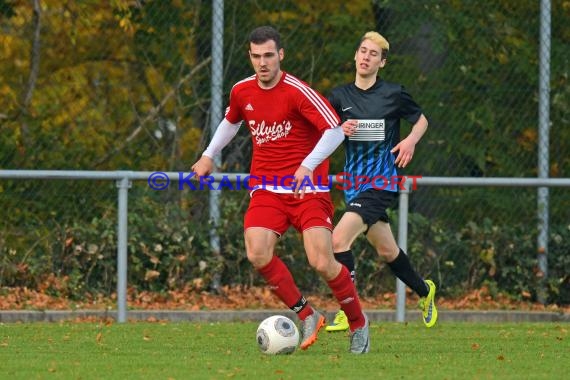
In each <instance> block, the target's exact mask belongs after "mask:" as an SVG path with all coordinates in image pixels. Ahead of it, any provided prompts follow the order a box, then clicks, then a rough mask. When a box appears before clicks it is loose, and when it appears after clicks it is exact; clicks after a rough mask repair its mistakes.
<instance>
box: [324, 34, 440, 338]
mask: <svg viewBox="0 0 570 380" xmlns="http://www.w3.org/2000/svg"><path fill="white" fill-rule="evenodd" d="M389 48H390V45H389V44H388V41H387V40H386V39H385V38H384V37H383V36H382V35H380V34H379V33H377V32H374V31H371V32H367V33H366V34H365V35H364V36H363V37H362V38H361V40H360V44H359V46H358V49H357V50H356V53H355V55H354V60H355V63H356V77H355V80H354V82H353V83H349V84H346V85H343V86H340V87H337V88H335V89H333V90H332V91H331V94H330V96H329V100H330V103H331V104H332V106H333V107H334V108H335V110H336V111H337V113H338V114H339V116H340V117H341V121H342V128H343V132H344V134H345V141H344V143H345V152H346V160H345V165H344V173H343V175H344V182H343V183H342V187H343V190H344V195H345V200H346V204H347V206H346V210H345V213H344V214H343V216H342V218H341V219H340V221H339V222H338V224H337V225H336V227H335V228H334V231H333V250H334V253H335V258H336V259H337V260H338V261H339V262H340V263H341V264H343V265H344V266H346V267H347V268H348V270H349V271H350V272H351V274H352V275H353V281H354V278H355V263H354V256H353V253H352V251H351V246H352V244H353V242H354V240H355V239H356V238H357V237H358V236H359V235H360V234H361V233H363V234H364V235H365V236H366V238H367V239H368V242H369V243H370V244H371V245H372V246H373V247H374V249H375V250H376V252H377V253H378V255H380V256H381V257H382V258H383V259H384V260H386V262H387V264H388V266H389V267H390V269H391V271H392V272H393V273H394V275H396V277H398V278H399V279H400V280H402V282H403V283H405V284H406V285H407V286H409V287H410V288H411V289H412V290H413V291H414V292H416V293H417V294H418V296H419V297H420V302H419V307H420V309H421V310H422V317H423V321H424V324H425V325H426V326H427V327H432V326H433V325H434V324H435V323H436V321H437V309H436V307H435V301H434V300H435V291H436V287H435V284H434V283H433V281H431V280H424V279H423V278H422V277H421V276H420V275H419V274H418V273H417V272H416V271H415V270H414V268H413V267H412V265H411V263H410V261H409V259H408V256H407V255H406V253H405V252H404V251H402V250H401V249H400V247H398V244H397V243H396V240H395V239H394V235H393V234H392V231H391V229H390V224H389V219H388V214H387V213H386V209H387V208H389V207H392V206H393V205H394V204H395V201H396V199H397V197H398V178H397V177H396V176H397V175H398V168H404V167H406V165H408V164H409V163H410V161H411V160H412V157H413V155H414V150H415V146H416V144H417V143H418V142H419V141H420V139H421V138H422V136H423V135H424V133H425V131H426V130H427V126H428V121H427V119H426V117H425V116H424V114H423V113H422V110H421V108H420V107H419V105H418V104H417V103H416V102H415V101H414V100H413V99H412V97H411V96H410V94H409V93H408V92H407V91H406V90H405V88H404V87H403V86H402V85H400V84H396V83H390V82H386V81H384V80H383V79H380V77H379V76H378V71H379V70H380V69H381V68H383V67H384V66H385V65H386V56H387V53H388V50H389ZM400 119H405V120H407V121H408V122H409V123H410V124H412V130H411V132H410V134H409V135H408V136H407V137H406V138H404V139H403V140H401V141H400ZM347 329H348V323H347V321H346V316H345V315H344V314H343V312H342V310H340V311H339V312H337V314H336V316H335V319H334V321H333V323H332V324H331V325H329V326H327V327H326V330H327V331H344V330H347Z"/></svg>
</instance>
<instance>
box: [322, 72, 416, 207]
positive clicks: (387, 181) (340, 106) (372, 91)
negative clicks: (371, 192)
mask: <svg viewBox="0 0 570 380" xmlns="http://www.w3.org/2000/svg"><path fill="white" fill-rule="evenodd" d="M329 100H330V103H331V104H332V106H333V107H334V109H335V110H336V112H337V113H338V114H339V116H340V118H341V121H342V122H344V121H346V120H348V119H356V120H358V126H357V129H356V132H355V133H354V134H353V135H352V136H350V137H347V138H345V140H344V143H345V150H346V160H345V165H344V180H345V182H344V183H343V188H344V189H345V193H344V194H345V199H346V202H347V203H348V202H349V201H350V200H352V199H353V198H354V197H356V195H358V193H360V192H362V191H364V190H367V189H370V188H375V189H383V190H387V191H398V186H397V185H393V184H392V182H391V179H392V178H394V177H395V176H397V175H398V169H397V167H396V165H395V163H394V161H395V159H396V156H395V155H394V154H392V153H391V152H390V150H391V149H392V148H393V147H394V146H395V145H396V144H398V143H399V142H400V119H405V120H407V121H408V122H410V123H412V124H415V123H416V122H417V121H418V119H419V118H420V116H421V115H422V110H421V108H420V106H419V105H418V104H417V103H416V102H415V101H414V100H413V99H412V97H411V96H410V94H409V93H408V92H407V91H406V90H405V88H404V86H402V85H400V84H396V83H390V82H386V81H384V80H380V79H378V80H377V81H376V83H375V84H374V85H373V86H372V87H371V88H369V89H367V90H361V89H359V88H358V87H356V85H355V84H354V83H350V84H346V85H343V86H340V87H337V88H335V89H333V90H332V91H331V94H330V96H329Z"/></svg>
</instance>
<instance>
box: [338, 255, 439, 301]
mask: <svg viewBox="0 0 570 380" xmlns="http://www.w3.org/2000/svg"><path fill="white" fill-rule="evenodd" d="M337 260H338V259H337ZM388 266H389V267H390V269H391V270H392V273H394V275H395V276H396V277H398V278H399V279H400V280H402V282H403V283H404V284H406V285H408V286H409V287H410V289H412V290H413V291H414V292H416V294H417V295H419V296H420V297H425V296H427V295H428V293H429V288H428V286H427V285H426V283H425V282H424V280H423V279H422V278H421V277H420V275H419V274H418V273H417V272H416V271H415V270H414V268H412V264H411V263H410V259H409V258H408V255H406V254H405V253H404V251H402V250H401V249H400V253H398V256H397V257H396V259H395V260H394V261H392V262H391V263H388Z"/></svg>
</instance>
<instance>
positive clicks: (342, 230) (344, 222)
mask: <svg viewBox="0 0 570 380" xmlns="http://www.w3.org/2000/svg"><path fill="white" fill-rule="evenodd" d="M366 228H367V226H366V224H364V221H363V220H362V217H361V216H360V215H358V214H357V213H355V212H351V211H348V212H345V213H344V214H343V216H342V217H341V218H340V220H339V222H338V223H337V225H336V226H335V227H334V230H333V234H332V241H333V250H334V252H344V251H347V250H349V249H350V247H351V246H352V243H354V240H355V239H356V238H357V237H358V235H360V234H361V233H363V232H364V231H366Z"/></svg>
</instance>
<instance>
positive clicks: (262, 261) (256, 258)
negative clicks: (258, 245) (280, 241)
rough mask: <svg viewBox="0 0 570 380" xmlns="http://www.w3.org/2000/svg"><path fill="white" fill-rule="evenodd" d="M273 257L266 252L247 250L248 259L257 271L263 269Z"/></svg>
mask: <svg viewBox="0 0 570 380" xmlns="http://www.w3.org/2000/svg"><path fill="white" fill-rule="evenodd" d="M272 257H273V255H272V254H271V253H268V252H265V251H255V250H247V259H248V260H249V262H250V263H251V265H253V267H254V268H255V269H261V268H263V267H264V266H266V265H267V264H269V262H270V261H271V259H272Z"/></svg>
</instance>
